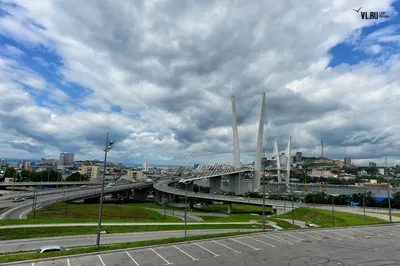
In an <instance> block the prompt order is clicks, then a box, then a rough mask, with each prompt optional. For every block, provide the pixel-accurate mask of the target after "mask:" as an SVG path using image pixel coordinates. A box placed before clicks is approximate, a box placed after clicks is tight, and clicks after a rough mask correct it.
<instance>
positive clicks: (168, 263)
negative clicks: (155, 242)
mask: <svg viewBox="0 0 400 266" xmlns="http://www.w3.org/2000/svg"><path fill="white" fill-rule="evenodd" d="M150 250H151V251H153V252H154V253H156V254H157V256H159V257H160V258H161V259H163V260H164V261H165V262H166V263H167V264H165V265H171V264H173V263H171V262H169V261H167V260H166V259H165V258H164V257H163V256H161V255H160V254H158V252H157V251H155V250H154V249H152V248H150Z"/></svg>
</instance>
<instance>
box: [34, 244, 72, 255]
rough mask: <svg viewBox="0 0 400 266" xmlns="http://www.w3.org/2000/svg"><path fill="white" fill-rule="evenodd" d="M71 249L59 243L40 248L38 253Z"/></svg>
mask: <svg viewBox="0 0 400 266" xmlns="http://www.w3.org/2000/svg"><path fill="white" fill-rule="evenodd" d="M63 250H69V249H68V248H63V247H60V246H59V245H51V246H44V247H41V248H40V249H39V250H38V253H45V252H54V251H63Z"/></svg>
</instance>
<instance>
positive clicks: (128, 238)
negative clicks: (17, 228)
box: [0, 225, 259, 252]
mask: <svg viewBox="0 0 400 266" xmlns="http://www.w3.org/2000/svg"><path fill="white" fill-rule="evenodd" d="M182 229H183V225H182ZM255 230H259V229H240V231H241V232H243V231H255ZM237 231H238V229H207V230H188V231H187V235H188V236H193V235H204V234H219V233H226V232H237ZM183 236H184V232H183V230H174V231H155V232H138V233H125V234H103V235H101V243H102V244H112V243H123V242H133V241H141V240H153V239H164V238H170V237H183ZM48 245H60V246H62V247H73V246H89V245H96V235H83V236H82V235H81V236H65V237H49V238H31V239H20V240H7V241H0V250H1V252H13V251H22V250H36V249H38V248H40V247H42V246H48Z"/></svg>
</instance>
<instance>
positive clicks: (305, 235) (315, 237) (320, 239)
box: [297, 232, 321, 240]
mask: <svg viewBox="0 0 400 266" xmlns="http://www.w3.org/2000/svg"><path fill="white" fill-rule="evenodd" d="M297 233H299V234H302V235H303V236H309V237H311V238H314V239H317V240H321V238H318V237H316V236H312V235H310V234H304V233H302V232H297Z"/></svg>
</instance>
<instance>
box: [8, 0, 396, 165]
mask: <svg viewBox="0 0 400 266" xmlns="http://www.w3.org/2000/svg"><path fill="white" fill-rule="evenodd" d="M76 5H77V4H76V1H67V0H60V1H51V0H41V1H40V5H39V4H37V1H22V0H8V1H1V2H0V29H1V34H0V95H1V97H0V157H1V156H3V157H13V158H38V159H40V158H41V157H44V158H58V156H59V154H60V153H61V152H64V151H66V152H73V153H75V154H76V158H75V159H76V160H83V159H86V158H100V159H101V158H103V157H104V154H103V151H102V149H103V146H104V143H105V137H106V132H107V131H109V132H110V136H111V138H112V139H113V140H115V146H114V148H113V149H112V151H111V152H110V153H109V154H108V158H109V160H110V161H114V162H122V163H124V164H128V163H135V164H141V163H143V162H148V163H149V164H150V165H152V164H158V165H168V162H169V161H170V162H171V164H174V165H180V164H184V163H185V158H187V156H190V154H192V156H194V157H192V158H194V159H193V162H196V160H199V161H201V163H203V164H204V163H205V162H208V161H212V160H217V161H216V162H224V161H228V160H229V159H230V158H229V155H221V154H223V153H224V152H226V151H229V150H230V149H231V147H232V135H231V123H232V120H231V117H230V112H231V107H230V99H231V95H235V96H236V104H237V114H238V122H239V124H241V125H240V126H239V138H240V151H241V155H240V156H241V161H242V162H244V163H246V162H251V161H254V160H255V147H256V144H255V143H256V132H257V121H258V120H257V118H258V115H259V101H260V95H261V93H264V92H265V93H266V113H267V114H266V127H265V131H264V133H265V135H266V137H265V140H264V145H263V147H264V148H265V149H266V152H267V153H268V154H269V153H271V152H272V143H273V139H274V138H275V137H279V139H278V144H279V149H280V151H284V149H285V148H286V145H287V140H288V138H289V136H291V137H292V150H298V149H299V150H301V151H302V152H303V153H304V154H306V155H307V156H313V155H316V156H319V155H320V138H321V136H323V139H324V155H325V156H326V157H328V158H331V159H340V160H343V158H344V157H346V156H349V157H351V158H352V162H354V163H355V164H358V165H368V162H369V161H374V162H376V163H377V164H381V163H382V162H384V158H385V157H387V158H388V164H389V165H396V164H400V134H399V133H398V132H400V124H399V123H398V119H397V117H398V113H400V105H399V104H398V102H399V101H398V99H399V96H400V92H399V91H400V90H399V88H400V80H399V69H400V37H399V36H400V17H399V15H398V12H399V11H400V1H394V0H385V1H376V0H354V1H339V0H333V1H332V0H322V1H290V0H282V1H279V2H277V1H273V0H260V1H228V0H220V1H194V2H185V4H182V3H180V2H177V1H172V0H160V1H140V0H138V1H128V0H121V1H80V2H79V8H76ZM271 6H273V7H274V8H273V9H271ZM360 6H362V9H361V11H360V12H355V11H354V10H353V9H358V8H359V7H360ZM363 11H377V12H380V11H382V12H383V11H384V12H386V13H387V14H390V17H389V18H379V19H368V20H366V19H362V17H361V14H360V13H361V12H363ZM210 128H212V130H210ZM210 131H211V132H212V134H210V135H207V134H208V133H207V132H210ZM203 136H206V139H207V143H202V144H199V142H200V141H201V140H202V138H203ZM232 150H233V149H232ZM206 151H207V152H210V154H212V152H219V154H218V155H216V156H207V155H204V152H206ZM201 152H203V153H201ZM202 155H204V156H202ZM186 162H187V163H189V164H190V163H191V162H192V161H190V159H189V160H186Z"/></svg>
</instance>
